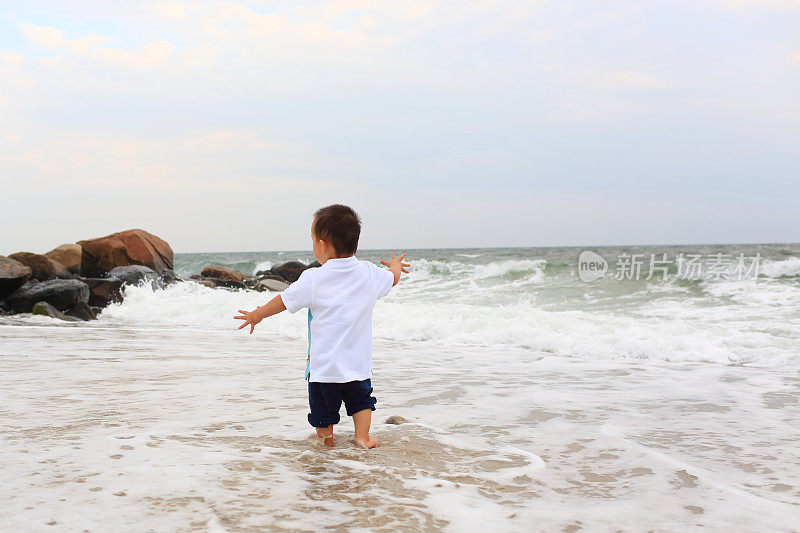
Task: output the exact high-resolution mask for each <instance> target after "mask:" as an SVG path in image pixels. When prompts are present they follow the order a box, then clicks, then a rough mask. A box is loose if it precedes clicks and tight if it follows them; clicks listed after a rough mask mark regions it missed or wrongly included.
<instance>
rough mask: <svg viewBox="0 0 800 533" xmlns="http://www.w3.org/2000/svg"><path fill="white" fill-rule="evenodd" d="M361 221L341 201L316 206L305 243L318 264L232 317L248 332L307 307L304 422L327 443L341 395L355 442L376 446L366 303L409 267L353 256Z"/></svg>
mask: <svg viewBox="0 0 800 533" xmlns="http://www.w3.org/2000/svg"><path fill="white" fill-rule="evenodd" d="M360 234H361V219H359V217H358V215H357V214H356V212H355V211H353V210H352V209H350V208H349V207H347V206H344V205H340V204H334V205H329V206H327V207H323V208H320V209H318V210H317V211H316V212H315V213H314V220H313V222H312V223H311V242H312V247H313V249H314V257H316V258H317V261H319V263H320V265H321V266H320V267H318V268H309V269H307V270H304V271H303V273H302V274H301V275H300V278H299V279H298V280H297V281H295V282H294V283H292V284H291V285H290V286H289V287H288V288H287V289H285V290H284V291H283V293H281V294H279V295H277V296H276V297H275V298H273V299H272V300H271V301H270V302H269V303H267V304H266V305H263V306H259V307H257V308H256V309H255V310H253V311H250V312H248V311H244V310H242V309H239V312H240V313H242V314H241V315H239V316H235V317H234V318H239V319H243V320H244V321H245V322H244V324H242V325H241V326H239V329H242V328H243V327H245V326H247V325H248V324H249V325H250V333H251V334H252V333H253V329H254V328H255V326H256V324H258V323H259V322H261V320H262V319H264V318H266V317H268V316H272V315H274V314H277V313H280V312H281V311H283V310H284V309H287V310H288V311H289V312H290V313H295V312H297V311H299V310H300V309H303V308H306V307H307V308H308V309H309V318H308V320H309V350H308V357H309V364H308V367H307V369H306V379H308V405H309V408H310V410H311V412H310V413H309V414H308V422H309V423H310V424H311V425H312V426H314V427H315V428H316V429H317V437H318V438H319V439H320V441H321V442H323V443H324V444H325V445H326V446H333V425H334V424H336V423H338V422H339V409H340V408H341V405H342V400H344V405H345V409H346V411H347V414H348V416H352V417H353V424H354V425H355V436H354V437H355V441H356V443H357V444H358V445H359V446H361V447H363V448H374V447H375V446H376V445H377V444H378V441H377V440H375V439H374V438H373V437H370V435H369V427H370V422H371V419H372V411H374V410H375V403H376V402H377V400H376V399H375V397H374V396H372V383H371V380H370V378H372V308H373V307H374V306H375V302H376V301H377V300H378V299H379V298H383V297H384V296H386V295H387V294H388V293H389V289H391V288H392V287H394V286H395V285H397V282H398V281H400V273H401V272H406V273H408V270H406V269H405V267H408V266H411V265H409V264H408V263H403V258H404V257H405V256H406V254H403V255H401V256H400V257H399V258H396V257H395V256H394V252H392V253H391V255H390V259H389V261H381V264H383V265H386V266H388V267H389V270H384V269H382V268H380V267H379V266H377V265H376V264H374V263H372V262H370V261H361V260H358V259H356V257H355V253H356V249H357V248H358V237H359V235H360Z"/></svg>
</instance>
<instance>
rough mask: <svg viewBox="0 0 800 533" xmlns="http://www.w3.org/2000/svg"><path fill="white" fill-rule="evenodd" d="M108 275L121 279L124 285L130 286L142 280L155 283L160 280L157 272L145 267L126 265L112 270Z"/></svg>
mask: <svg viewBox="0 0 800 533" xmlns="http://www.w3.org/2000/svg"><path fill="white" fill-rule="evenodd" d="M108 275H109V276H114V277H115V278H119V279H121V280H122V282H123V283H126V284H129V285H136V284H137V283H139V282H140V281H141V280H146V281H151V282H153V281H156V279H157V278H158V274H157V273H156V271H155V270H153V269H152V268H150V267H147V266H144V265H126V266H118V267H114V268H112V269H111V271H110V272H109V273H108Z"/></svg>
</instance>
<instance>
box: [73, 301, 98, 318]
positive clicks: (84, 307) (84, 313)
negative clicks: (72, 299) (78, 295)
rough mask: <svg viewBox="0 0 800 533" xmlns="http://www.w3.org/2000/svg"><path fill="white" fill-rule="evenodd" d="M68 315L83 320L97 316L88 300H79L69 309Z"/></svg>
mask: <svg viewBox="0 0 800 533" xmlns="http://www.w3.org/2000/svg"><path fill="white" fill-rule="evenodd" d="M67 315H68V316H71V317H75V318H79V319H81V320H94V319H95V318H97V317H96V316H95V315H94V311H92V309H91V308H90V307H89V304H87V303H86V302H78V303H76V304H75V305H74V306H73V307H72V309H70V310H69V311H67Z"/></svg>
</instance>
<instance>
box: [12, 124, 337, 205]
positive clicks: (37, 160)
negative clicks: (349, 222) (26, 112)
mask: <svg viewBox="0 0 800 533" xmlns="http://www.w3.org/2000/svg"><path fill="white" fill-rule="evenodd" d="M5 138H6V140H8V141H9V142H13V143H15V146H14V148H13V149H9V150H2V148H0V167H2V168H4V174H5V176H6V178H8V179H10V180H14V179H19V178H21V177H22V176H27V177H28V178H26V186H29V187H33V188H35V189H42V188H47V189H54V188H55V189H62V188H63V189H70V190H75V189H94V188H97V187H102V188H105V189H108V190H130V191H135V190H153V191H177V190H192V191H199V190H205V191H226V190H231V189H237V188H239V187H241V186H244V185H246V187H247V190H248V191H250V192H251V193H256V192H258V191H260V190H262V189H264V188H279V189H280V190H281V191H284V192H286V191H290V190H302V189H307V188H310V187H314V188H318V189H320V190H326V189H331V187H334V184H332V183H331V182H325V181H320V180H318V179H315V178H313V177H311V176H312V175H314V174H315V173H321V171H323V170H324V169H325V168H328V167H330V166H331V165H333V166H335V165H337V164H339V163H340V162H336V161H333V160H325V159H324V158H322V157H320V155H319V154H316V153H314V152H312V151H311V150H310V149H308V148H305V147H302V146H297V145H291V144H288V143H283V142H273V141H270V140H267V139H264V138H263V137H262V136H261V135H259V134H258V133H256V132H253V131H236V130H206V131H201V132H198V133H194V134H190V135H183V136H178V137H171V138H152V137H149V136H141V135H134V134H129V133H124V132H118V133H113V134H102V133H87V132H79V131H65V132H49V133H46V132H39V133H38V134H37V135H36V136H32V135H26V136H25V138H26V139H28V141H25V140H21V139H20V137H19V136H18V135H11V134H7V135H5ZM32 139H35V140H32Z"/></svg>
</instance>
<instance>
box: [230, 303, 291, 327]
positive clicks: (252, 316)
mask: <svg viewBox="0 0 800 533" xmlns="http://www.w3.org/2000/svg"><path fill="white" fill-rule="evenodd" d="M284 310H286V306H285V305H283V300H282V299H281V295H280V294H279V295H277V296H275V298H273V299H272V300H270V301H269V302H267V303H266V304H264V305H260V306H258V307H256V308H255V309H254V310H253V311H245V310H244V309H239V312H240V313H242V314H241V315H239V316H234V317H233V318H239V319H241V320H244V324H242V325H241V326H239V329H242V328H243V327H245V326H247V325H248V324H249V325H250V333H251V334H252V333H253V330H254V329H256V324H258V323H259V322H261V321H262V320H263V319H265V318H267V317H268V316H272V315H277V314H278V313H280V312H281V311H284Z"/></svg>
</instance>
